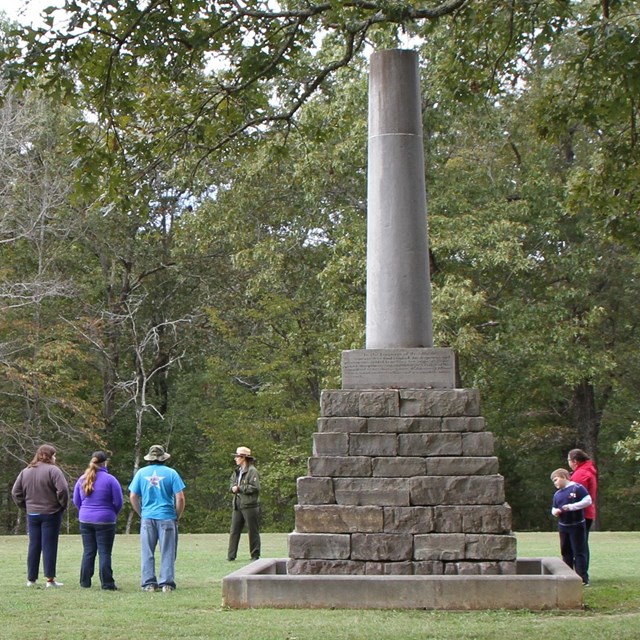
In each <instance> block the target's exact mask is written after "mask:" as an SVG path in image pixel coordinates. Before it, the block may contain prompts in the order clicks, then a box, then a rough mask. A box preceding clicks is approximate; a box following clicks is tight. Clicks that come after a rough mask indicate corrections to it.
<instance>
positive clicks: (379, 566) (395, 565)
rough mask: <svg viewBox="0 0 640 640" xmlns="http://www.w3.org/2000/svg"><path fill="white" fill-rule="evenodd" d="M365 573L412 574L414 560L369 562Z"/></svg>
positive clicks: (383, 574)
mask: <svg viewBox="0 0 640 640" xmlns="http://www.w3.org/2000/svg"><path fill="white" fill-rule="evenodd" d="M365 573H366V574H367V575H368V576H410V575H413V562H367V565H366V569H365Z"/></svg>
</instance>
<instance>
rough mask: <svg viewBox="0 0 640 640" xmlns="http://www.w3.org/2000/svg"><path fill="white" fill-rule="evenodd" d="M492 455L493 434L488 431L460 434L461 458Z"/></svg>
mask: <svg viewBox="0 0 640 640" xmlns="http://www.w3.org/2000/svg"><path fill="white" fill-rule="evenodd" d="M493 454H494V448H493V433H491V432H490V431H483V432H482V433H463V434H462V455H463V456H492V455H493Z"/></svg>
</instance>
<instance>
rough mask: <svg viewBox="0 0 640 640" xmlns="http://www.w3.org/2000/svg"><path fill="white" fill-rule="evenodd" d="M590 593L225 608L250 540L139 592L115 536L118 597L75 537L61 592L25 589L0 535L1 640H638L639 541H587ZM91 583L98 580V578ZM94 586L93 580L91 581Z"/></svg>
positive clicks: (529, 542)
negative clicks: (540, 604)
mask: <svg viewBox="0 0 640 640" xmlns="http://www.w3.org/2000/svg"><path fill="white" fill-rule="evenodd" d="M286 538H287V536H286V534H263V553H262V556H263V557H265V558H268V557H274V558H275V557H286V555H287V553H286ZM517 538H518V556H520V557H524V556H541V555H542V556H550V555H558V536H557V534H556V533H521V534H518V536H517ZM590 542H591V544H590V546H591V570H590V573H591V585H592V586H591V587H590V588H589V589H587V590H585V610H584V611H579V612H554V611H550V612H543V613H536V612H528V611H517V612H510V611H481V612H464V613H452V612H440V611H400V610H398V611H395V610H394V611H352V610H294V609H252V610H235V611H234V610H227V609H223V608H222V607H221V579H222V578H223V577H224V576H225V575H227V574H228V573H230V572H231V571H232V570H235V569H237V568H239V567H241V566H242V565H243V564H244V563H246V562H248V561H249V557H248V544H247V539H246V535H243V537H242V540H241V542H240V556H239V558H238V560H237V561H236V562H234V563H230V562H227V561H226V545H227V536H226V535H222V534H211V535H182V536H181V538H180V548H179V551H178V561H177V566H176V573H177V575H176V581H177V583H178V589H177V590H176V591H175V592H173V593H143V592H142V591H141V590H140V589H139V558H138V552H139V548H138V537H137V536H135V535H131V536H118V537H117V538H116V544H115V547H114V572H115V576H116V581H117V583H118V585H119V587H120V590H119V591H117V592H105V591H102V590H100V589H99V587H98V588H96V586H95V584H94V587H93V588H92V589H81V588H80V586H79V584H78V572H79V567H80V556H81V554H82V543H81V541H80V537H79V536H62V538H61V540H60V550H59V558H58V579H59V580H60V581H62V582H64V583H65V586H64V587H62V588H61V589H43V588H37V589H34V588H27V587H26V586H25V582H26V568H25V567H26V551H27V540H26V538H25V537H24V536H4V537H0V568H1V570H0V638H1V639H2V640H22V639H24V640H26V639H32V638H38V639H42V640H53V639H55V640H58V639H60V640H80V639H85V638H86V639H89V638H91V639H96V640H134V639H138V638H140V639H146V638H153V639H155V638H158V639H165V638H167V639H168V638H193V639H200V638H212V639H218V638H219V639H221V640H222V639H224V640H236V639H237V640H346V639H360V638H371V639H375V640H412V639H417V638H421V639H426V638H433V639H442V640H449V639H451V640H454V639H455V640H484V639H487V640H489V639H500V640H503V639H511V638H513V639H515V638H518V639H520V638H526V639H527V640H539V639H540V640H542V639H549V640H561V639H562V638H567V637H574V638H580V639H585V640H600V639H611V640H625V639H632V638H633V639H637V638H640V559H639V554H640V532H624V533H609V532H594V533H592V534H591V538H590ZM96 580H97V576H96ZM98 582H99V581H98Z"/></svg>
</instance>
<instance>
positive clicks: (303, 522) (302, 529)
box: [294, 504, 385, 533]
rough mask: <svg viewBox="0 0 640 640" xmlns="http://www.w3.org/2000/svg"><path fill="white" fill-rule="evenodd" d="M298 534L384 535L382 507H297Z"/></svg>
mask: <svg viewBox="0 0 640 640" xmlns="http://www.w3.org/2000/svg"><path fill="white" fill-rule="evenodd" d="M294 509H295V516H296V526H295V528H296V531H297V532H298V533H353V532H361V533H382V532H383V531H384V521H385V516H384V512H383V508H382V507H353V506H342V505H334V504H329V505H295V507H294Z"/></svg>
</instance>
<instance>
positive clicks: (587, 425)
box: [573, 380, 602, 461]
mask: <svg viewBox="0 0 640 640" xmlns="http://www.w3.org/2000/svg"><path fill="white" fill-rule="evenodd" d="M601 420H602V411H598V410H596V395H595V390H594V388H593V384H591V382H590V381H589V380H582V381H581V382H580V383H579V384H578V385H576V387H575V388H574V390H573V424H574V427H575V433H576V440H575V444H576V447H578V448H580V449H582V450H583V451H585V452H586V453H587V454H588V455H589V456H590V457H591V458H593V460H594V461H595V459H596V457H597V451H598V435H599V433H600V422H601Z"/></svg>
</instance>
